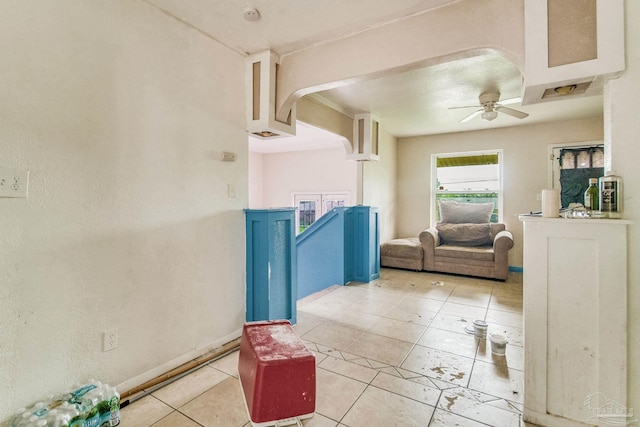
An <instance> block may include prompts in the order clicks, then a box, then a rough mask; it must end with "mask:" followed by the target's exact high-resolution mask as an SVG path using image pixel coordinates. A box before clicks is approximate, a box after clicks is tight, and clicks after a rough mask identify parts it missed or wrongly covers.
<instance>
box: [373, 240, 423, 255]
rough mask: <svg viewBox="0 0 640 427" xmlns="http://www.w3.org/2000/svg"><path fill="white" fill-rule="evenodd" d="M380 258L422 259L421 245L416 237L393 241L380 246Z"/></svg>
mask: <svg viewBox="0 0 640 427" xmlns="http://www.w3.org/2000/svg"><path fill="white" fill-rule="evenodd" d="M380 256H384V257H394V258H408V259H419V260H421V259H422V243H420V240H418V238H417V237H409V238H406V239H394V240H389V241H387V242H384V243H383V244H382V245H380Z"/></svg>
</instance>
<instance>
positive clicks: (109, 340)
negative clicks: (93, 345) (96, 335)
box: [102, 328, 118, 351]
mask: <svg viewBox="0 0 640 427" xmlns="http://www.w3.org/2000/svg"><path fill="white" fill-rule="evenodd" d="M114 348H118V328H114V329H110V330H108V331H104V332H103V334H102V351H109V350H113V349H114Z"/></svg>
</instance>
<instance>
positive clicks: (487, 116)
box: [480, 111, 498, 122]
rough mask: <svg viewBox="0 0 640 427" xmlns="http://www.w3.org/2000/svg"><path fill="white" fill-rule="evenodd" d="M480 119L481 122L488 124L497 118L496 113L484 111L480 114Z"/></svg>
mask: <svg viewBox="0 0 640 427" xmlns="http://www.w3.org/2000/svg"><path fill="white" fill-rule="evenodd" d="M480 117H482V120H485V121H487V122H490V121H491V120H493V119H495V118H496V117H498V112H497V111H485V112H484V113H482V115H481V116H480Z"/></svg>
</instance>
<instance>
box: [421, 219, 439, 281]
mask: <svg viewBox="0 0 640 427" xmlns="http://www.w3.org/2000/svg"><path fill="white" fill-rule="evenodd" d="M418 237H419V239H420V243H422V252H423V256H422V269H423V270H429V271H432V270H434V269H435V265H436V259H435V258H436V247H437V246H440V236H438V230H436V229H435V228H429V229H427V230H424V231H422V232H421V233H420V235H419V236H418Z"/></svg>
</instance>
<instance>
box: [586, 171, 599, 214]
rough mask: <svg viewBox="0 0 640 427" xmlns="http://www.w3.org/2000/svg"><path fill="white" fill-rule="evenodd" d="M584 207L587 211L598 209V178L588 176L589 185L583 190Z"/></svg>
mask: <svg viewBox="0 0 640 427" xmlns="http://www.w3.org/2000/svg"><path fill="white" fill-rule="evenodd" d="M584 207H585V208H586V209H587V211H597V210H599V209H600V190H598V178H589V187H587V191H585V192H584Z"/></svg>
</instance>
